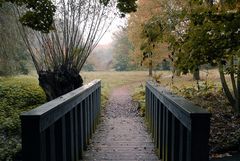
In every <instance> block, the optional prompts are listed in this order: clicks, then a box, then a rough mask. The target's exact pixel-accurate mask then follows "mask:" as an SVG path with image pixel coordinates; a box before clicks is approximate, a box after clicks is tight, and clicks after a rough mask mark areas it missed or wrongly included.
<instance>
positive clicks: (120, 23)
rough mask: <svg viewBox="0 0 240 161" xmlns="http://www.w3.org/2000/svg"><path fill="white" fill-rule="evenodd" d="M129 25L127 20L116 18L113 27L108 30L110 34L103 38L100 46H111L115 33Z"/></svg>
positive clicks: (107, 33)
mask: <svg viewBox="0 0 240 161" xmlns="http://www.w3.org/2000/svg"><path fill="white" fill-rule="evenodd" d="M126 23H127V18H116V19H115V20H114V22H113V24H112V25H111V27H110V28H109V29H108V32H106V33H105V35H104V36H103V37H102V39H101V41H100V42H99V45H106V44H110V43H111V42H112V40H113V39H112V36H113V33H114V32H116V31H117V30H119V26H124V25H126Z"/></svg>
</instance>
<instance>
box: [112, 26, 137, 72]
mask: <svg viewBox="0 0 240 161" xmlns="http://www.w3.org/2000/svg"><path fill="white" fill-rule="evenodd" d="M132 49H133V47H132V44H131V43H130V41H129V39H128V35H127V27H123V28H122V29H121V30H120V31H118V32H117V33H115V34H114V41H113V55H114V56H113V62H114V69H115V70H117V71H128V70H133V69H136V65H134V64H133V63H132V60H131V57H130V52H131V51H132Z"/></svg>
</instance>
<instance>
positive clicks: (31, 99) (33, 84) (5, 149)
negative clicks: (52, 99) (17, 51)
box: [0, 76, 46, 161]
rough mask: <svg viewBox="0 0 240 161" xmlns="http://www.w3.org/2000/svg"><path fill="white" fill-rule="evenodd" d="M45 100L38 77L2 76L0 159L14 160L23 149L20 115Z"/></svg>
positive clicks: (0, 79) (0, 80)
mask: <svg viewBox="0 0 240 161" xmlns="http://www.w3.org/2000/svg"><path fill="white" fill-rule="evenodd" d="M45 101H46V98H45V94H44V92H43V91H42V89H41V88H40V87H39V85H38V81H37V79H36V78H34V77H29V76H19V77H7V78H6V77H4V78H3V77H0V160H9V161H10V160H14V158H15V156H16V154H17V153H18V152H19V151H20V150H21V125H20V118H19V115H20V114H21V113H22V112H24V111H28V110H30V109H33V108H35V107H37V106H38V105H40V104H43V103H44V102H45Z"/></svg>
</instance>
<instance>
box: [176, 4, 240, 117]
mask: <svg viewBox="0 0 240 161" xmlns="http://www.w3.org/2000/svg"><path fill="white" fill-rule="evenodd" d="M237 4H238V2H235V3H233V1H231V3H230V1H225V2H223V1H221V2H220V3H207V4H204V3H200V4H199V3H197V4H195V5H196V7H195V10H193V11H191V12H190V13H189V14H187V15H186V16H188V18H189V20H190V21H189V22H190V23H189V27H188V29H187V32H186V34H185V35H184V37H183V39H182V40H181V42H180V43H179V44H180V46H179V50H178V52H177V58H178V59H177V61H176V64H177V65H178V66H179V67H181V68H182V69H185V70H188V69H191V68H192V66H193V65H202V64H207V63H211V64H214V65H217V66H218V68H219V73H220V79H221V83H222V87H223V90H224V92H225V94H226V96H227V98H228V100H229V102H230V104H231V105H232V107H233V109H234V110H235V111H236V112H237V113H239V112H240V65H239V64H240V61H239V60H240V59H239V58H240V55H239V49H240V32H239V27H240V12H239V9H238V7H237ZM192 5H193V4H192ZM189 60H191V61H189ZM186 62H191V63H186ZM226 75H229V76H230V78H231V86H232V89H233V91H231V90H230V85H229V84H228V83H227V81H226V79H225V76H226Z"/></svg>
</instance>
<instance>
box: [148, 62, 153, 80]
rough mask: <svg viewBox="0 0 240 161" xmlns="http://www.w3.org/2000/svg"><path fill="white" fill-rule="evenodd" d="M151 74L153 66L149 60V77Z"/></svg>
mask: <svg viewBox="0 0 240 161" xmlns="http://www.w3.org/2000/svg"><path fill="white" fill-rule="evenodd" d="M152 73H153V65H152V60H151V59H150V60H149V76H150V77H152Z"/></svg>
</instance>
